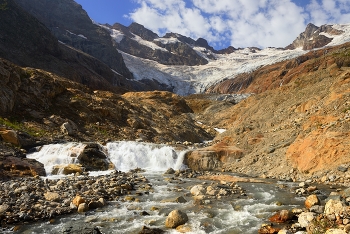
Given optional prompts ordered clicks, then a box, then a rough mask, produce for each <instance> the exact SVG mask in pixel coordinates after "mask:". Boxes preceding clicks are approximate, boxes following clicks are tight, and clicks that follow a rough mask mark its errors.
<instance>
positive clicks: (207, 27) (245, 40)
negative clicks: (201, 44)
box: [129, 0, 350, 47]
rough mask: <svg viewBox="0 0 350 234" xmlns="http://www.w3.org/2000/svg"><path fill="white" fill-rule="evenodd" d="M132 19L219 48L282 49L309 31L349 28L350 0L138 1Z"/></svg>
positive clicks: (163, 31) (164, 31) (131, 15)
mask: <svg viewBox="0 0 350 234" xmlns="http://www.w3.org/2000/svg"><path fill="white" fill-rule="evenodd" d="M137 2H138V3H139V4H140V6H139V8H137V9H135V11H134V12H133V13H131V14H130V15H129V17H130V18H131V19H132V20H134V21H136V22H138V23H140V24H142V25H144V26H145V27H146V28H149V29H151V30H152V31H155V32H157V33H158V34H159V35H160V36H161V35H162V34H164V33H166V32H176V33H180V34H182V35H185V36H189V37H192V38H193V39H197V38H199V37H202V38H205V39H207V40H208V41H209V43H210V44H211V45H213V46H216V47H222V46H223V45H224V46H225V47H227V46H228V45H229V44H231V45H232V46H234V47H248V46H258V47H268V46H274V47H284V46H286V45H288V44H289V43H291V42H292V41H293V40H294V39H295V38H296V37H297V36H298V35H299V33H301V32H303V31H304V29H305V26H306V25H307V24H308V23H309V22H312V23H314V24H316V25H322V24H326V23H350V1H349V0H310V2H309V4H308V5H307V6H305V7H304V8H302V7H300V6H298V5H296V4H295V3H294V2H293V0H186V1H185V0H137Z"/></svg>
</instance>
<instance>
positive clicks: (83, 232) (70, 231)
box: [62, 223, 102, 234]
mask: <svg viewBox="0 0 350 234" xmlns="http://www.w3.org/2000/svg"><path fill="white" fill-rule="evenodd" d="M62 233H63V234H102V233H101V231H100V230H99V229H98V228H97V227H91V226H90V225H88V224H77V223H72V225H69V226H68V227H64V228H63V229H62Z"/></svg>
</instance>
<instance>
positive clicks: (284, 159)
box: [197, 43, 350, 179]
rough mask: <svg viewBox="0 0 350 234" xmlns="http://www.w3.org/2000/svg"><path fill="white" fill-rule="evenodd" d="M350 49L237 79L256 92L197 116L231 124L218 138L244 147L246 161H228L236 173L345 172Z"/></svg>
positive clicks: (292, 175)
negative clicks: (224, 107)
mask: <svg viewBox="0 0 350 234" xmlns="http://www.w3.org/2000/svg"><path fill="white" fill-rule="evenodd" d="M326 50H327V53H326ZM348 54H350V44H349V43H346V44H343V45H341V46H336V47H332V48H331V47H329V48H327V49H324V50H317V51H312V52H309V53H307V54H305V55H303V56H300V57H298V58H296V59H293V60H289V61H284V62H280V63H278V64H274V65H270V66H265V67H263V68H261V69H258V70H256V71H254V72H252V73H250V74H246V75H245V76H244V77H245V78H246V79H243V75H242V79H240V78H238V80H235V81H234V82H237V83H234V82H233V86H234V84H237V85H238V84H239V82H246V83H245V84H246V85H243V86H242V89H241V91H240V92H243V93H255V95H252V96H250V97H249V98H247V99H246V100H244V101H242V102H240V103H238V104H236V105H233V106H231V107H229V106H227V108H226V109H225V110H223V111H220V112H218V113H216V114H213V113H212V112H208V113H207V114H206V115H202V116H200V117H199V118H198V119H197V120H198V121H200V122H201V123H203V125H214V126H217V127H220V128H224V129H227V131H225V132H224V133H222V134H220V135H218V136H217V137H216V138H215V139H214V141H220V142H225V143H227V144H228V145H232V146H236V147H239V148H240V149H242V151H243V152H244V153H243V157H241V159H240V160H237V161H236V162H234V163H231V164H226V166H228V168H231V169H232V170H233V171H235V172H244V173H248V174H250V175H261V174H265V175H267V176H273V175H281V176H282V177H284V178H286V179H300V178H302V177H300V176H301V175H300V174H299V173H301V174H303V176H307V177H312V178H319V179H320V178H321V175H322V173H323V172H324V171H331V170H333V171H334V172H337V173H343V172H341V171H339V170H338V169H337V168H338V166H339V165H348V164H349V163H350V161H349V159H348V157H347V155H348V154H349V151H348V147H346V145H348V144H349V142H348V139H349V137H348V136H349V119H350V117H349V116H350V115H349V109H350V108H349V103H350V100H349V87H350V82H349V77H350V72H349V66H350V58H349V56H347V55H348ZM321 58H322V59H321ZM209 108H211V107H210V106H209V107H207V108H206V110H208V109H209ZM205 116H210V120H209V119H206V117H205ZM345 171H346V170H345ZM283 174H284V175H283ZM297 174H298V175H297Z"/></svg>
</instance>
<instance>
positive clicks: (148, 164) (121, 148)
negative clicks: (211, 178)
mask: <svg viewBox="0 0 350 234" xmlns="http://www.w3.org/2000/svg"><path fill="white" fill-rule="evenodd" d="M106 148H107V151H108V155H109V159H110V160H111V162H112V163H113V164H114V165H115V167H116V169H117V170H120V171H128V170H130V169H135V168H142V169H145V170H147V171H162V172H164V171H165V170H167V169H168V168H170V167H171V168H173V169H175V170H178V169H183V168H184V167H185V166H184V165H183V164H182V162H183V159H184V155H185V151H183V152H179V153H177V152H176V151H175V150H174V148H173V147H170V146H161V145H157V144H151V143H139V142H133V141H120V142H111V143H108V144H107V145H106Z"/></svg>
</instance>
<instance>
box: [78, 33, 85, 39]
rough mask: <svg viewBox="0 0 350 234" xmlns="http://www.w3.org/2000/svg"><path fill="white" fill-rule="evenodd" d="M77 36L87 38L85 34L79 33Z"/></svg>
mask: <svg viewBox="0 0 350 234" xmlns="http://www.w3.org/2000/svg"><path fill="white" fill-rule="evenodd" d="M78 37H81V38H84V39H87V37H86V36H84V35H83V34H79V35H78Z"/></svg>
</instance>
